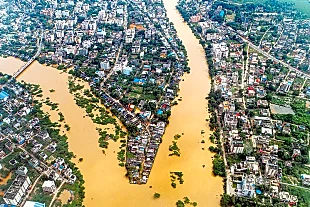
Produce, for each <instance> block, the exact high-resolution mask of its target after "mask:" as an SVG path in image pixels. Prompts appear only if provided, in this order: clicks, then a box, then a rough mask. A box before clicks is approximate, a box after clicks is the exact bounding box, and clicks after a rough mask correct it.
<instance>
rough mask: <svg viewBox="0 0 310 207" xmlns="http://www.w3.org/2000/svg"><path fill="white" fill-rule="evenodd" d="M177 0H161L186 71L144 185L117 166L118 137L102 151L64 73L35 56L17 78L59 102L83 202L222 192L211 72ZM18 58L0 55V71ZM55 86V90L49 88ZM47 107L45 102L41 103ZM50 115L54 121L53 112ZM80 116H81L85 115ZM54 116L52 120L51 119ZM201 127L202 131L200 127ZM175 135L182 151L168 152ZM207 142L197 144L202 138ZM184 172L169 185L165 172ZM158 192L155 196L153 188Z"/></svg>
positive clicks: (201, 202) (170, 201)
mask: <svg viewBox="0 0 310 207" xmlns="http://www.w3.org/2000/svg"><path fill="white" fill-rule="evenodd" d="M176 2H177V0H164V3H165V6H166V9H167V10H168V17H169V18H170V21H172V22H173V23H174V25H175V27H176V29H177V31H178V34H179V37H180V39H182V41H183V44H184V45H185V47H186V49H187V52H188V56H189V60H190V61H189V66H190V68H191V73H190V74H188V75H185V76H184V79H185V81H182V82H181V84H180V89H181V90H180V94H179V95H180V97H182V101H179V104H178V105H177V106H175V107H173V109H172V115H171V118H170V124H169V125H168V127H167V129H166V133H165V135H164V137H163V142H162V144H161V145H160V148H159V151H158V154H157V157H156V160H155V164H154V166H153V169H152V172H151V175H150V178H149V181H148V183H147V184H146V185H131V184H129V183H128V180H127V178H126V177H125V173H126V171H125V169H124V168H122V167H119V166H118V160H117V154H116V153H117V152H118V151H119V146H120V143H115V142H113V141H112V140H111V141H109V142H110V145H109V148H108V149H107V150H106V154H105V155H104V154H103V153H102V149H101V148H99V146H98V133H97V131H96V127H97V125H95V124H93V122H92V120H91V119H90V118H89V117H87V116H86V113H85V111H84V109H81V108H79V107H78V106H77V105H76V104H75V101H74V97H73V96H72V95H71V94H70V93H69V91H68V85H67V83H68V75H67V74H66V73H61V71H59V70H57V69H54V68H51V67H47V66H43V65H40V64H39V63H38V62H34V63H33V64H32V65H31V66H30V67H29V68H28V69H27V70H26V71H25V72H24V73H23V74H22V75H21V76H20V77H19V78H18V79H19V80H24V81H25V82H29V83H35V84H40V86H41V88H42V90H43V96H44V97H45V98H46V97H50V100H51V101H52V102H53V103H59V111H60V112H62V113H63V115H64V117H65V122H66V123H67V124H69V126H70V127H71V130H70V131H69V132H67V135H68V138H69V139H68V142H69V148H70V150H71V151H73V152H74V154H75V155H76V156H77V159H78V158H83V162H80V163H78V161H77V159H76V160H75V161H76V163H77V165H78V167H79V168H80V170H81V172H82V174H83V176H84V180H85V187H86V190H85V191H86V195H85V196H86V198H85V200H84V205H85V206H86V207H97V206H98V207H102V206H113V207H114V206H116V207H118V206H121V207H123V206H130V207H145V206H150V207H153V206H154V207H158V206H160V207H171V206H175V203H176V202H177V201H178V200H183V197H188V198H189V199H190V200H191V201H195V202H197V203H198V206H203V207H209V206H210V207H216V206H219V202H220V194H222V193H223V184H222V179H221V178H219V177H214V176H213V175H212V159H211V157H212V156H213V155H212V154H211V153H210V152H209V150H208V147H209V145H210V144H211V143H210V141H209V138H208V137H209V134H210V132H209V127H208V123H207V122H206V119H207V118H209V114H208V112H207V102H206V100H205V97H206V96H208V93H209V90H210V78H209V77H208V67H207V65H206V61H205V58H204V57H205V55H204V52H203V49H202V48H201V46H200V45H199V41H198V40H197V39H196V38H195V36H194V35H193V34H192V33H191V31H190V29H189V27H188V26H187V25H186V24H185V23H183V20H182V19H181V17H180V15H179V14H178V12H177V11H176V10H175V5H176ZM22 64H23V63H22V62H21V61H20V60H17V59H14V58H6V59H3V58H2V59H0V71H1V72H5V73H8V74H12V73H13V72H14V71H16V70H17V69H18V68H19V67H20V66H21V65H22ZM50 89H54V90H55V92H53V93H51V92H49V90H50ZM43 109H44V110H46V111H47V112H50V111H49V110H48V108H47V107H44V108H43ZM55 113H56V112H54V114H53V115H52V116H51V118H52V120H53V121H57V119H58V116H56V114H55ZM84 117H85V118H84ZM54 119H56V120H54ZM202 130H203V131H204V132H205V133H204V134H202V133H201V131H202ZM182 133H184V135H182V137H181V138H180V139H179V140H178V141H177V142H178V146H179V148H180V152H181V156H180V157H175V156H173V157H172V156H169V154H170V152H169V150H168V148H169V145H171V144H172V141H173V140H174V138H173V137H174V135H176V134H182ZM203 139H204V140H205V141H206V143H204V144H202V143H201V141H202V140H203ZM171 171H180V172H183V174H184V176H183V179H184V184H182V185H180V184H179V183H177V188H175V189H174V188H172V187H171V181H170V172H171ZM155 192H157V193H160V195H161V196H160V198H158V199H154V198H153V195H154V193H155Z"/></svg>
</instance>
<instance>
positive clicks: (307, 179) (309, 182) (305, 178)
mask: <svg viewBox="0 0 310 207" xmlns="http://www.w3.org/2000/svg"><path fill="white" fill-rule="evenodd" d="M300 178H301V182H302V184H303V185H306V186H310V175H307V174H301V176H300Z"/></svg>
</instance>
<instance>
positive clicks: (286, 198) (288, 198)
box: [279, 191, 298, 205]
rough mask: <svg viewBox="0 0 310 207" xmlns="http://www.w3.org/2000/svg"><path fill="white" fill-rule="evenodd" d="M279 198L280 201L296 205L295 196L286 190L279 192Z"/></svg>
mask: <svg viewBox="0 0 310 207" xmlns="http://www.w3.org/2000/svg"><path fill="white" fill-rule="evenodd" d="M279 199H280V201H282V202H285V203H288V204H290V205H296V204H297V202H298V198H297V196H294V195H290V194H289V193H288V192H284V191H283V192H280V193H279Z"/></svg>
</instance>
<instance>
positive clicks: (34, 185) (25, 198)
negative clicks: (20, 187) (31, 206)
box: [20, 171, 46, 206]
mask: <svg viewBox="0 0 310 207" xmlns="http://www.w3.org/2000/svg"><path fill="white" fill-rule="evenodd" d="M45 174H46V172H45V171H44V172H42V173H41V175H40V176H39V177H38V178H37V179H36V180H35V181H34V183H33V184H32V187H31V189H30V190H29V191H28V193H27V195H26V196H25V197H24V199H23V202H22V203H21V204H20V206H24V204H25V203H26V201H27V198H28V197H29V195H30V194H31V193H32V191H33V190H34V188H35V187H36V185H37V182H38V181H39V180H40V178H41V177H42V176H43V175H45Z"/></svg>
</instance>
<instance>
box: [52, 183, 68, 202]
mask: <svg viewBox="0 0 310 207" xmlns="http://www.w3.org/2000/svg"><path fill="white" fill-rule="evenodd" d="M66 182H67V180H66V179H64V180H63V181H62V182H61V184H60V186H59V187H58V188H57V190H56V191H55V192H54V196H53V199H52V201H51V203H50V205H49V207H52V206H53V203H54V201H55V199H56V198H57V194H58V192H59V191H60V189H61V187H62V186H63V185H64V184H65V183H66Z"/></svg>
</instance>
